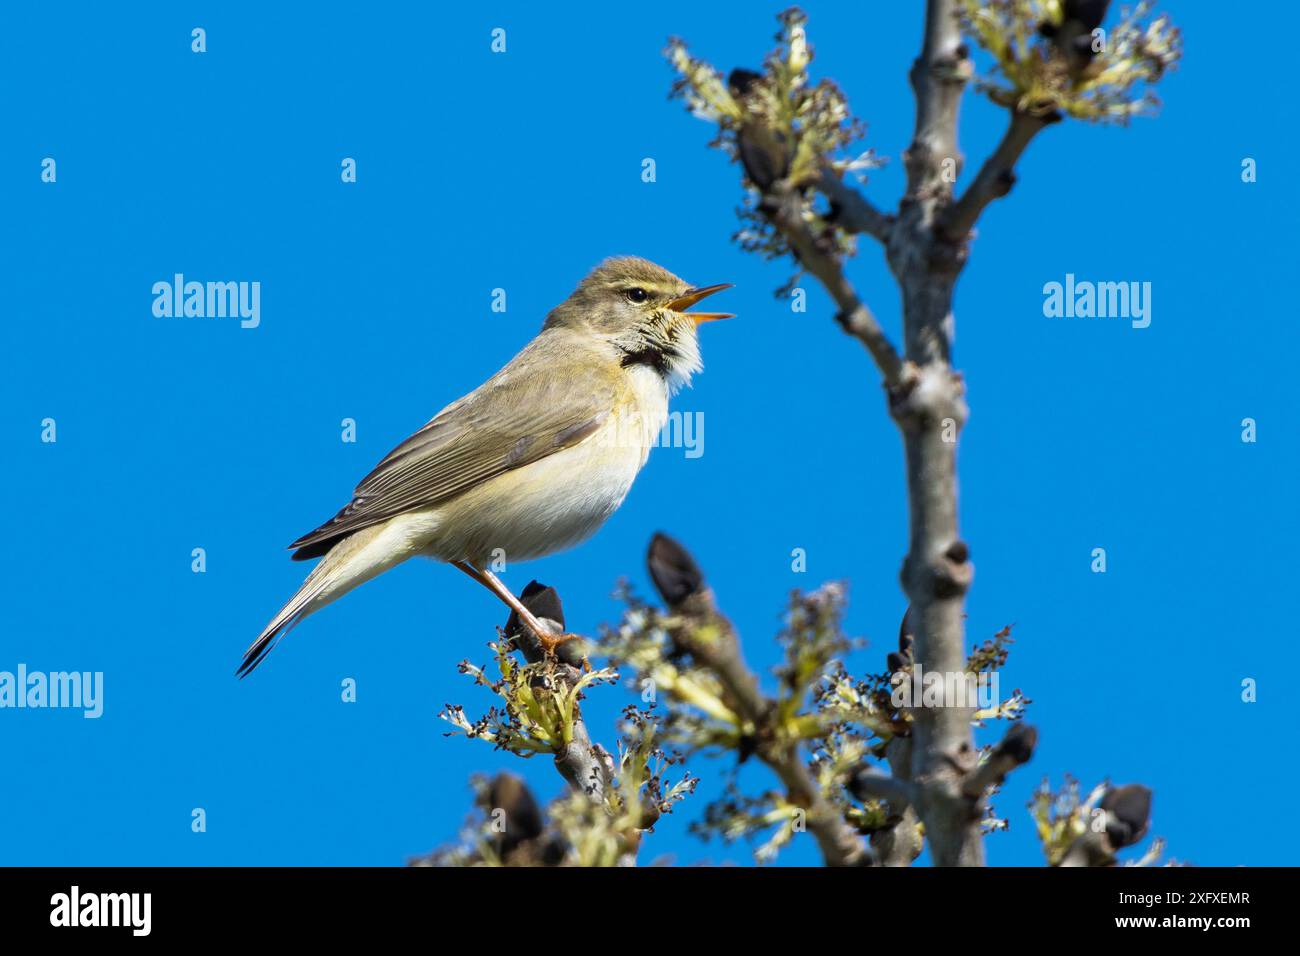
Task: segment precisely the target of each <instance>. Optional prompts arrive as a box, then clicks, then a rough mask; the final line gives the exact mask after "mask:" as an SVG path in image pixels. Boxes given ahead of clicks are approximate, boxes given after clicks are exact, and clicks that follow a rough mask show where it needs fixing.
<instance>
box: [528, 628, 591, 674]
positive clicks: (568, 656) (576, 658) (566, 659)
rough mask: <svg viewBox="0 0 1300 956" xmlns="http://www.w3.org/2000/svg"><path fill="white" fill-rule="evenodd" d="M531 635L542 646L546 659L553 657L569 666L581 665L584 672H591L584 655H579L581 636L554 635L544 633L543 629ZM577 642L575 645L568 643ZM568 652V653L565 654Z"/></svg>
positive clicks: (548, 632) (547, 632)
mask: <svg viewBox="0 0 1300 956" xmlns="http://www.w3.org/2000/svg"><path fill="white" fill-rule="evenodd" d="M533 635H534V636H535V637H536V638H537V643H539V644H540V645H541V646H542V650H543V651H544V652H545V653H546V656H547V657H553V658H555V659H556V660H558V661H560V662H562V663H565V664H571V665H575V666H576V665H579V664H580V665H581V667H582V669H583V670H584V671H588V672H589V671H590V670H591V664H590V663H589V662H588V660H587V656H586V655H585V654H581V648H582V643H581V640H582V638H581V635H579V634H554V633H551V632H550V631H546V630H545V629H544V628H543V629H541V630H538V631H534V632H533ZM573 641H577V642H578V643H577V644H571V643H570V642H573ZM565 651H568V653H565ZM573 652H578V653H573Z"/></svg>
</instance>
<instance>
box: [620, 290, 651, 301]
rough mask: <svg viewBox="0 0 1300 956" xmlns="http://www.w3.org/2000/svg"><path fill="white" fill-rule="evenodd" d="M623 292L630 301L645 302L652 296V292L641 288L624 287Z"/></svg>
mask: <svg viewBox="0 0 1300 956" xmlns="http://www.w3.org/2000/svg"><path fill="white" fill-rule="evenodd" d="M623 294H624V295H625V296H627V300H628V301H629V302H644V301H645V300H646V299H648V298H650V293H649V292H647V291H646V290H645V289H641V288H633V289H624V290H623Z"/></svg>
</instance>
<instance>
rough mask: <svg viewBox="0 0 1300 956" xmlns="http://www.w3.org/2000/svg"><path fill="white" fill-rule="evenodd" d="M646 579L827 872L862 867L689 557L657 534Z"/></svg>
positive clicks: (858, 850) (858, 848) (852, 841)
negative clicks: (797, 810)
mask: <svg viewBox="0 0 1300 956" xmlns="http://www.w3.org/2000/svg"><path fill="white" fill-rule="evenodd" d="M647 564H648V565H649V570H650V577H651V579H652V580H653V581H654V584H655V588H656V590H658V591H659V594H660V596H661V597H662V598H663V599H664V602H665V603H666V604H667V605H668V608H669V610H670V611H671V612H672V618H671V620H670V621H668V622H666V630H667V631H668V634H669V636H670V637H671V638H672V640H673V643H674V644H675V645H676V646H677V647H678V648H680V649H681V650H683V651H685V652H686V653H688V654H690V655H691V657H692V658H693V659H694V661H695V663H696V664H697V665H699V666H700V667H703V668H705V669H706V670H708V671H710V672H712V673H713V675H714V676H715V677H716V678H717V679H718V682H719V683H720V684H721V685H722V687H723V689H724V691H725V700H726V703H727V704H728V705H729V706H731V707H732V708H733V709H734V710H735V711H736V713H737V714H738V715H739V716H740V717H742V718H743V719H744V721H745V722H746V723H747V724H749V725H750V728H751V731H750V735H751V736H752V737H753V739H754V740H755V742H756V743H755V749H754V753H755V755H756V756H757V757H758V758H759V759H760V760H762V761H763V763H765V764H766V765H767V766H768V767H769V768H771V770H772V772H773V773H775V774H776V776H777V777H778V778H779V779H780V781H781V783H782V784H783V785H784V786H785V788H786V795H787V797H788V799H789V800H790V802H791V803H793V804H795V805H796V806H799V807H802V808H803V810H804V812H805V814H806V822H807V826H808V831H809V832H810V833H812V835H813V837H814V838H815V839H816V840H817V845H818V846H819V847H820V848H821V852H822V858H823V859H824V860H825V862H826V865H827V866H865V865H869V864H870V863H871V862H872V859H871V853H870V851H869V850H868V849H867V847H865V846H864V845H863V843H862V840H861V839H860V838H859V837H858V835H857V833H856V832H854V830H853V829H852V828H851V827H850V826H849V825H848V824H847V823H846V822H845V820H844V818H843V816H842V815H841V814H840V812H839V810H838V809H837V808H836V807H835V806H834V805H833V804H831V803H830V801H828V800H827V799H826V798H825V796H823V795H822V793H821V790H820V788H819V787H818V786H817V783H816V781H815V780H814V779H813V777H812V774H811V773H810V772H809V770H808V767H807V765H806V764H805V763H804V760H803V756H802V754H801V753H800V751H799V742H798V741H797V740H791V739H790V738H789V736H788V735H786V734H783V733H781V732H780V728H779V727H778V726H777V725H776V715H777V706H776V701H774V700H772V699H770V698H768V697H766V696H765V695H764V694H763V693H762V691H761V690H760V689H759V686H758V677H757V676H756V675H755V674H754V673H753V671H751V670H750V669H749V668H748V666H747V665H746V664H745V661H744V658H743V656H742V655H741V650H740V640H739V638H738V636H737V634H736V629H735V627H734V626H733V625H732V623H731V621H730V620H728V619H727V618H726V617H725V616H724V615H723V614H722V613H721V612H720V611H719V610H718V606H717V601H716V599H715V598H714V596H713V590H712V589H711V588H709V587H708V586H707V585H706V584H705V582H704V575H703V573H702V572H701V571H700V569H699V566H698V565H697V564H696V563H695V559H694V558H692V557H691V555H690V553H689V552H687V551H686V549H685V548H683V547H682V546H681V545H680V544H678V543H677V542H675V541H673V540H672V539H671V538H669V537H667V536H666V535H662V534H658V535H655V537H654V540H653V541H652V542H651V544H650V553H649V555H648V557H647Z"/></svg>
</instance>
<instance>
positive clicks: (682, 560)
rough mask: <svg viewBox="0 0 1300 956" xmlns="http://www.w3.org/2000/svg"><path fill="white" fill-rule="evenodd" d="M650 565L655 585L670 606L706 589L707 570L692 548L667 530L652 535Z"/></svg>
mask: <svg viewBox="0 0 1300 956" xmlns="http://www.w3.org/2000/svg"><path fill="white" fill-rule="evenodd" d="M646 567H647V568H648V569H649V571H650V580H652V581H653V582H654V585H655V589H656V590H657V591H658V592H659V595H660V596H661V597H662V598H663V599H664V602H665V603H666V604H668V606H669V607H673V606H675V605H678V604H680V603H681V602H682V601H685V600H686V599H687V598H688V597H690V596H691V595H692V594H698V593H699V592H701V591H703V590H704V572H703V571H701V570H700V566H699V565H698V564H696V563H695V559H694V558H692V557H691V554H690V552H689V551H687V550H686V549H685V548H683V547H682V546H681V545H680V544H678V543H677V542H676V541H674V540H673V539H672V538H670V537H668V535H666V534H664V533H663V532H656V533H655V536H654V537H653V538H651V539H650V550H649V551H648V552H647V554H646Z"/></svg>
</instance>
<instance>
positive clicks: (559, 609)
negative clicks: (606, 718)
mask: <svg viewBox="0 0 1300 956" xmlns="http://www.w3.org/2000/svg"><path fill="white" fill-rule="evenodd" d="M519 600H520V601H521V602H522V603H523V605H524V607H526V608H528V610H530V611H532V612H533V614H534V616H536V617H537V619H538V620H539V621H540V622H541V623H542V624H543V625H545V626H546V627H547V629H549V630H550V632H551V633H552V634H556V635H559V634H563V633H564V609H563V606H562V605H561V603H560V596H559V594H558V593H557V592H556V590H555V589H554V588H544V587H541V586H540V585H537V582H532V583H531V584H529V585H528V586H527V587H526V588H524V590H523V593H522V594H521V595H520V596H519ZM504 633H505V637H506V639H507V640H511V641H514V642H515V644H516V646H517V647H518V648H519V650H520V651H521V652H522V653H523V655H524V659H525V660H526V661H528V663H530V664H535V663H537V662H538V661H540V660H542V659H543V657H544V656H545V651H544V650H543V649H542V646H541V644H540V643H539V642H538V641H537V638H536V636H535V635H533V633H532V632H531V631H529V630H528V628H526V627H524V626H523V622H522V621H520V619H519V615H517V614H516V613H515V612H514V611H511V612H510V616H509V617H508V618H507V619H506V626H505V631H504ZM575 643H576V642H574V641H569V642H566V643H565V644H562V645H560V651H561V658H560V661H559V663H558V666H557V674H556V678H555V679H556V680H557V681H559V682H560V683H562V684H567V685H568V686H569V687H572V686H573V685H574V684H575V683H577V681H578V679H579V678H580V677H581V676H582V673H581V670H580V666H579V665H580V663H581V662H580V660H579V659H578V658H579V655H578V654H577V648H576V647H575V646H574V645H575ZM555 769H556V770H558V771H559V773H560V776H562V777H563V778H564V779H565V780H566V781H567V782H568V784H569V785H570V786H571V787H573V789H575V790H577V791H579V792H580V793H585V794H586V795H587V796H588V797H590V798H591V800H592V801H593V802H594V803H600V802H601V801H603V800H604V798H605V788H606V787H607V786H608V785H609V782H610V781H609V775H610V766H609V754H608V752H607V751H606V750H605V749H604V748H603V747H601V746H600V745H599V744H593V743H592V741H591V734H590V733H589V732H588V731H587V722H586V721H585V720H584V719H583V717H582V710H581V708H580V707H579V705H578V704H577V703H575V704H574V705H573V737H572V739H571V740H570V741H569V743H568V744H566V745H565V747H564V748H563V749H562V750H560V751H558V752H557V753H556V754H555Z"/></svg>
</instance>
